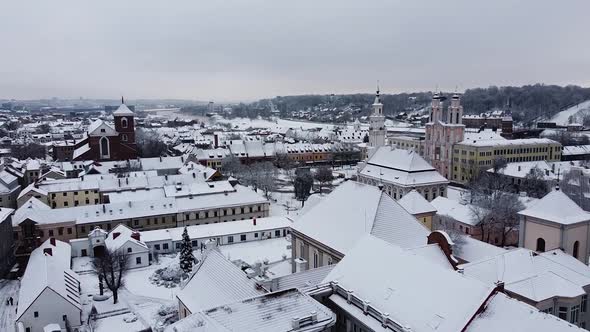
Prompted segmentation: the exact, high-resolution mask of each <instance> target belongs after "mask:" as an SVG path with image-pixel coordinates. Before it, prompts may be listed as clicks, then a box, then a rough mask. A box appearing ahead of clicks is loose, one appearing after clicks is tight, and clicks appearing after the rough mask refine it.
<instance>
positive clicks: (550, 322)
mask: <svg viewBox="0 0 590 332" xmlns="http://www.w3.org/2000/svg"><path fill="white" fill-rule="evenodd" d="M497 331H519V332H555V331H560V332H583V331H586V330H584V329H582V328H579V327H577V326H575V325H574V324H570V323H568V322H566V321H565V320H562V319H559V318H558V317H556V316H554V315H550V314H546V313H544V312H541V311H539V309H537V308H535V307H532V306H530V305H528V304H526V303H524V302H520V301H518V300H515V299H511V298H510V297H508V296H507V295H505V294H503V293H496V294H495V295H494V296H493V297H492V298H491V299H490V300H489V301H488V302H487V304H486V306H485V308H484V310H483V311H482V312H481V313H480V314H478V315H477V316H476V317H475V319H474V320H473V321H472V322H471V324H469V326H468V327H467V329H466V330H465V332H497Z"/></svg>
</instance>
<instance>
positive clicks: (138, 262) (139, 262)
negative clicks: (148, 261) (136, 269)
mask: <svg viewBox="0 0 590 332" xmlns="http://www.w3.org/2000/svg"><path fill="white" fill-rule="evenodd" d="M135 264H136V265H139V264H141V257H135Z"/></svg>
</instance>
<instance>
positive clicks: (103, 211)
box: [102, 204, 107, 213]
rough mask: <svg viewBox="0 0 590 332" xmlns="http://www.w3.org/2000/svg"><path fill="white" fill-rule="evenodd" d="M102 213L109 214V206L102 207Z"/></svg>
mask: <svg viewBox="0 0 590 332" xmlns="http://www.w3.org/2000/svg"><path fill="white" fill-rule="evenodd" d="M102 213H107V206H106V205H104V204H103V205H102Z"/></svg>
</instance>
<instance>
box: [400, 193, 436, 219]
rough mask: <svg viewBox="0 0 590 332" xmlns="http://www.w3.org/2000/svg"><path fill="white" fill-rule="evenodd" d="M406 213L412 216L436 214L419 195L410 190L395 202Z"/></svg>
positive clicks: (431, 206)
mask: <svg viewBox="0 0 590 332" xmlns="http://www.w3.org/2000/svg"><path fill="white" fill-rule="evenodd" d="M397 202H398V203H399V204H400V205H401V206H402V207H403V208H404V209H406V211H408V212H409V213H411V214H413V215H417V214H422V213H432V212H436V208H435V207H434V206H433V205H432V204H430V202H428V201H427V200H426V198H424V197H423V196H422V195H420V193H418V192H417V191H416V190H412V191H410V192H409V193H407V194H405V195H404V197H402V198H400V199H398V201H397Z"/></svg>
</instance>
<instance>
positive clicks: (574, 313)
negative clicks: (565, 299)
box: [570, 305, 580, 324]
mask: <svg viewBox="0 0 590 332" xmlns="http://www.w3.org/2000/svg"><path fill="white" fill-rule="evenodd" d="M579 315H580V306H579V305H575V306H573V307H572V308H571V309H570V323H572V324H577V323H578V316H579Z"/></svg>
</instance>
